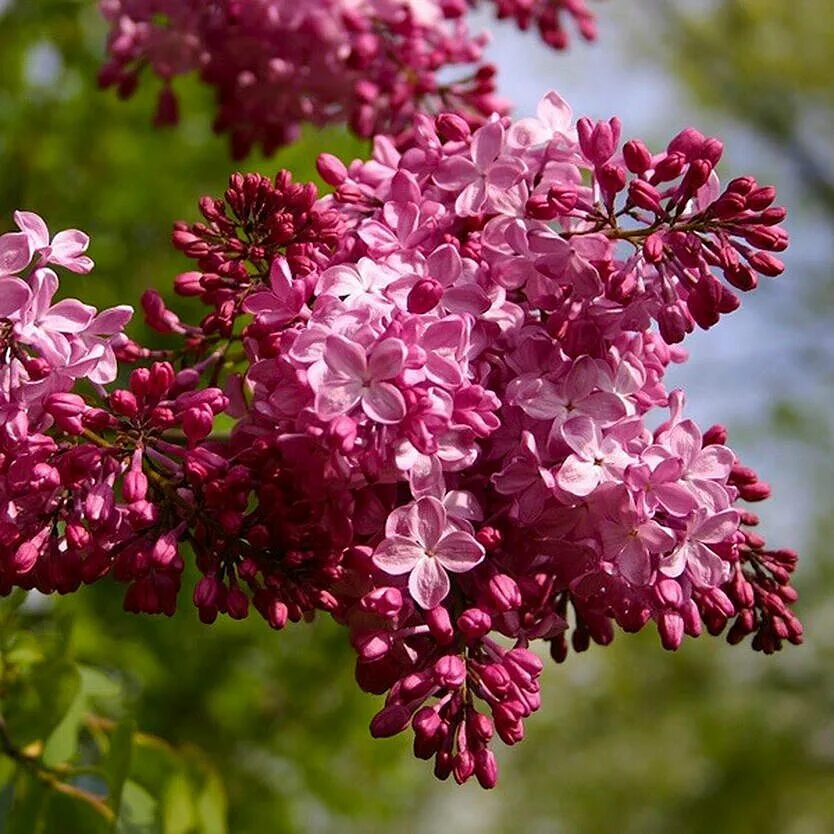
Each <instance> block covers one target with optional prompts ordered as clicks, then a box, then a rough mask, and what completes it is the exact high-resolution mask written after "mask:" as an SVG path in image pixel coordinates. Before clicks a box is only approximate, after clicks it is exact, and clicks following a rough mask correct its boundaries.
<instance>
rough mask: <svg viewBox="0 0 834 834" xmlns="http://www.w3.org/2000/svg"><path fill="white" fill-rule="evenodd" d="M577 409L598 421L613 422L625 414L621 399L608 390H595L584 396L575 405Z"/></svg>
mask: <svg viewBox="0 0 834 834" xmlns="http://www.w3.org/2000/svg"><path fill="white" fill-rule="evenodd" d="M577 411H581V412H582V413H583V414H587V415H588V417H591V418H592V419H593V420H596V421H597V422H598V423H605V424H608V423H614V422H616V421H617V420H619V419H620V418H621V417H625V415H626V407H625V404H624V403H623V401H622V400H621V399H620V398H619V397H618V396H617V395H616V394H610V393H608V391H595V392H594V393H593V394H590V395H589V396H587V397H585V399H583V400H582V401H581V403H580V404H579V405H578V406H577Z"/></svg>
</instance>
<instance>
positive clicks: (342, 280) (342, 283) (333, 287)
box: [316, 264, 365, 297]
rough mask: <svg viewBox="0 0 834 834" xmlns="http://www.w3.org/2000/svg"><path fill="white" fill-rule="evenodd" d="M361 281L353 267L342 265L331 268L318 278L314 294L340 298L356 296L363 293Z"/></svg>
mask: <svg viewBox="0 0 834 834" xmlns="http://www.w3.org/2000/svg"><path fill="white" fill-rule="evenodd" d="M364 289H365V287H364V285H363V283H362V279H361V278H360V277H359V271H358V270H357V269H356V267H355V266H350V265H348V264H342V265H339V266H331V267H330V269H326V270H325V271H324V272H322V274H321V276H320V277H319V281H318V284H317V286H316V292H317V293H318V294H319V295H325V294H326V295H337V296H340V297H344V296H348V295H357V294H358V293H361V292H364Z"/></svg>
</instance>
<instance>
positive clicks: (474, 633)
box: [458, 608, 492, 640]
mask: <svg viewBox="0 0 834 834" xmlns="http://www.w3.org/2000/svg"><path fill="white" fill-rule="evenodd" d="M458 628H459V629H460V630H461V631H462V632H463V634H464V636H465V637H466V639H467V640H477V639H478V638H480V637H483V636H484V635H485V634H488V633H489V631H490V629H491V628H492V618H491V617H490V616H489V614H487V613H486V611H482V610H481V609H480V608H467V609H466V611H464V612H463V613H462V614H461V615H460V616H459V617H458Z"/></svg>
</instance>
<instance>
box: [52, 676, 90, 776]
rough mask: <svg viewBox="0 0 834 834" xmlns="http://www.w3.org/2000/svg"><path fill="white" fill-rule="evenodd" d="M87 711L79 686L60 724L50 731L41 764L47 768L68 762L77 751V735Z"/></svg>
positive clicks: (85, 697) (81, 687)
mask: <svg viewBox="0 0 834 834" xmlns="http://www.w3.org/2000/svg"><path fill="white" fill-rule="evenodd" d="M86 709H87V694H86V693H85V692H84V687H83V686H79V688H78V692H77V693H76V696H75V698H74V699H73V701H72V703H71V704H70V707H69V709H68V710H67V712H66V715H64V717H63V718H62V719H61V723H60V724H58V726H57V727H56V728H55V729H54V730H53V731H52V733H51V734H50V736H49V738H48V739H47V740H46V744H45V746H44V750H43V757H42V758H43V762H44V764H45V765H46V766H47V767H55V765H59V764H62V763H63V762H68V761H69V760H70V759H72V758H73V756H75V753H76V750H78V735H79V732H80V730H81V725H82V724H83V723H84V714H85V712H86Z"/></svg>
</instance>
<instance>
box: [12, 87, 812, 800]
mask: <svg viewBox="0 0 834 834" xmlns="http://www.w3.org/2000/svg"><path fill="white" fill-rule="evenodd" d="M413 127H414V130H413V135H412V138H411V139H410V140H409V141H408V142H407V143H405V144H403V142H402V140H401V138H395V137H391V136H377V137H376V139H375V141H374V151H373V158H372V159H371V160H367V161H363V160H357V161H354V162H352V163H350V164H345V163H344V162H342V161H340V160H338V159H337V158H335V157H333V156H329V155H324V156H323V157H321V159H320V160H319V170H320V173H321V175H322V177H323V178H324V180H325V181H326V182H328V183H329V184H330V185H331V186H332V187H333V189H334V191H333V193H332V194H330V195H327V196H324V197H319V195H318V194H317V192H316V189H315V187H314V186H312V185H299V184H296V183H294V182H293V181H292V179H291V177H290V175H289V174H288V173H286V172H281V173H279V175H278V176H277V177H276V178H275V179H271V180H270V179H267V178H264V177H261V176H258V175H247V176H242V175H237V174H236V175H234V176H233V177H232V179H231V182H230V185H229V189H228V190H227V192H226V194H225V195H224V198H223V199H216V200H215V199H208V198H206V199H204V200H203V201H202V203H201V209H202V213H203V216H204V219H205V222H202V223H198V224H194V225H187V224H184V223H178V224H177V225H176V227H175V230H174V243H175V245H176V246H177V247H178V248H179V249H180V250H181V251H182V252H183V253H184V254H185V255H187V256H188V257H190V258H191V259H193V260H194V261H195V262H196V267H197V268H196V269H195V270H193V271H191V272H186V273H183V274H182V275H180V276H178V278H177V279H176V281H175V290H176V291H177V292H179V293H180V294H183V295H186V296H192V297H195V298H197V299H199V300H200V301H201V302H202V303H203V304H204V305H205V307H206V309H207V312H206V313H205V315H204V316H203V317H202V319H201V320H200V321H199V322H197V323H184V322H183V321H181V320H180V318H179V317H178V316H177V315H176V314H175V313H174V312H173V311H171V310H169V309H168V307H167V306H166V304H165V301H164V300H163V298H162V296H160V295H159V294H158V293H154V292H149V293H146V295H145V297H144V299H143V307H144V310H145V314H146V319H147V321H148V323H149V324H150V325H151V326H152V327H154V328H156V329H157V330H158V331H160V332H161V333H163V334H167V336H168V337H169V338H170V339H171V340H172V342H175V344H172V346H171V347H170V349H167V350H162V351H153V350H149V349H146V348H142V347H140V346H138V345H136V344H135V343H133V342H130V341H129V340H128V339H127V338H126V337H125V336H124V335H123V334H122V328H123V326H124V324H125V323H126V318H127V315H128V313H127V311H125V310H123V309H122V308H117V309H116V310H111V311H106V312H104V313H100V314H97V313H96V312H95V311H94V310H93V309H92V308H89V307H86V306H85V305H82V304H81V303H80V302H76V301H63V302H59V303H58V304H55V305H52V304H51V301H50V298H51V292H52V291H53V290H54V286H53V283H57V279H54V280H53V278H52V277H50V276H54V273H52V272H51V271H50V270H49V269H48V268H47V266H46V264H47V263H50V262H51V263H58V264H60V265H63V266H65V267H68V268H70V269H72V268H77V269H81V268H83V269H85V270H86V269H87V268H88V267H89V263H88V262H87V261H86V260H84V258H83V256H82V255H81V252H82V250H83V248H84V246H85V245H86V239H84V238H82V237H81V236H80V235H79V233H62V234H63V235H64V237H63V238H62V236H61V235H59V236H57V237H56V238H55V240H53V241H52V243H49V238H48V234H47V233H46V231H45V227H43V228H42V226H43V224H42V223H41V222H40V221H39V220H38V219H37V218H34V216H32V215H19V216H18V223H19V224H20V226H21V229H22V231H21V232H19V233H13V234H10V235H7V236H4V237H2V238H0V273H2V276H1V277H0V288H2V289H4V292H3V293H2V294H0V299H2V304H3V306H2V308H0V315H2V318H1V319H0V326H1V327H2V329H0V333H2V334H3V336H2V338H3V340H4V341H3V353H2V355H0V373H1V374H2V376H1V377H0V379H2V384H3V385H2V388H0V396H2V398H3V399H2V403H0V404H2V408H3V410H4V413H5V420H4V422H3V425H2V427H0V583H2V585H1V586H0V587H2V590H5V591H8V590H9V589H10V588H12V587H14V586H21V587H26V588H31V587H37V588H39V589H40V590H42V591H52V590H55V591H59V592H67V591H72V590H75V589H76V588H77V587H78V586H79V585H80V584H81V583H82V582H91V581H94V580H96V579H98V578H100V577H101V576H104V575H106V574H108V573H112V575H113V576H114V577H115V578H116V579H117V580H119V581H122V582H126V583H128V591H127V595H126V599H125V607H126V608H127V609H128V610H130V611H137V612H138V611H143V612H163V613H168V614H170V613H171V612H172V611H173V610H174V607H175V606H176V603H177V597H178V592H179V589H180V584H181V574H182V568H183V563H184V560H185V559H187V558H193V559H194V562H195V564H196V566H197V568H198V569H199V571H200V572H201V574H202V578H201V579H200V580H199V582H198V583H197V585H196V587H195V588H194V589H193V600H194V604H195V605H196V607H197V608H198V610H199V615H200V617H201V619H202V620H203V621H204V622H206V623H211V622H213V621H214V620H216V619H217V618H218V617H219V616H221V615H226V616H229V617H232V618H235V619H240V618H243V617H245V616H247V614H248V613H249V611H250V610H252V609H254V610H255V611H256V612H257V613H258V614H259V615H260V616H261V617H262V618H263V619H264V620H265V621H266V622H267V623H268V624H269V625H270V626H271V627H273V628H275V629H280V628H283V627H284V626H285V625H286V624H287V623H288V622H297V621H300V620H305V619H309V618H311V617H312V616H314V614H315V613H316V612H317V611H318V612H326V613H327V614H328V615H329V616H331V617H333V618H334V619H335V620H336V621H337V622H338V623H340V624H342V625H344V626H345V628H346V629H347V630H348V632H349V634H350V639H351V642H352V645H353V647H354V648H355V650H356V653H357V667H356V677H357V681H358V683H359V685H360V686H361V687H362V688H363V689H364V690H366V691H368V692H371V693H376V694H384V695H385V704H384V706H383V707H382V709H381V710H380V711H379V713H378V714H377V715H376V717H375V718H374V719H373V722H372V724H371V731H372V733H373V734H374V735H375V736H390V735H393V734H395V733H398V732H400V731H403V730H405V729H406V728H408V727H410V728H412V730H413V733H414V751H415V754H416V755H417V756H419V757H421V758H426V759H430V758H433V759H434V762H435V765H434V766H435V773H436V774H437V776H438V777H440V778H446V777H448V776H450V775H451V776H453V777H454V778H455V779H456V780H457V781H458V782H465V781H466V780H468V779H469V778H470V777H473V776H474V777H475V778H476V779H477V780H478V781H479V782H480V784H481V785H483V786H485V787H491V786H493V785H494V784H495V781H496V778H497V769H496V764H495V757H494V754H493V753H492V751H491V749H490V744H491V742H492V740H493V737H494V736H497V737H498V738H500V739H501V740H502V741H503V742H504V743H506V744H514V743H516V742H518V741H520V740H521V739H522V738H523V735H524V721H525V719H526V718H527V717H528V716H530V715H531V714H532V713H533V712H534V711H535V710H537V709H538V708H539V706H540V703H541V695H540V688H539V677H540V672H541V669H542V662H541V660H540V655H539V654H538V653H536V651H535V648H536V646H537V645H543V646H546V648H547V649H548V650H549V652H550V654H551V656H552V657H553V658H554V659H555V660H557V661H561V660H563V659H564V658H565V656H566V655H567V653H568V651H569V646H572V647H573V649H574V650H575V651H582V650H584V649H586V648H587V647H588V646H589V645H590V643H591V642H592V641H593V642H595V643H598V644H601V645H605V644H608V643H610V642H611V640H612V639H613V637H614V634H615V632H616V630H618V629H619V630H622V631H626V632H635V631H639V630H640V629H642V628H643V627H644V626H647V625H648V624H650V623H654V624H655V626H656V628H657V631H658V633H659V637H660V641H661V643H662V645H663V646H664V647H665V648H667V649H670V650H673V649H676V648H678V646H680V644H681V642H682V641H683V639H684V637H685V636H690V637H697V636H698V635H699V634H701V632H702V630H704V629H706V630H707V631H709V632H710V633H712V634H718V633H720V632H722V631H723V630H725V629H727V636H728V640H729V641H730V642H731V643H736V642H739V641H740V640H741V639H743V638H744V637H745V636H747V635H750V634H752V635H754V636H753V640H752V643H753V647H754V648H756V649H760V650H763V651H765V652H771V651H774V650H776V649H778V648H780V647H781V645H782V643H783V642H784V641H787V642H791V643H798V642H801V639H802V627H801V625H800V623H799V621H798V619H797V618H796V616H795V615H794V614H793V612H792V611H791V610H790V605H791V604H792V603H793V602H794V601H795V599H796V593H795V591H794V590H793V588H792V587H791V585H790V578H791V572H792V571H793V568H794V566H795V563H796V556H795V554H794V553H793V552H791V551H787V550H767V549H766V547H765V543H764V540H763V539H762V538H761V537H760V536H758V535H757V534H756V533H755V532H753V528H754V527H755V526H756V524H757V523H758V519H757V517H756V516H755V515H754V514H753V513H752V512H750V511H749V510H748V509H746V508H745V504H744V503H743V502H754V501H760V500H763V499H765V498H767V497H768V494H769V488H768V487H767V485H766V484H764V483H763V482H761V481H760V480H759V478H758V476H757V475H756V473H755V472H753V471H752V470H751V469H749V468H747V467H745V466H743V465H742V464H741V462H740V461H739V460H738V458H737V456H736V454H735V453H734V452H733V451H732V450H731V449H730V448H729V447H728V446H727V432H726V430H725V429H723V428H722V427H721V426H713V427H712V428H709V429H707V430H706V431H702V430H701V429H700V428H699V427H698V426H697V425H696V424H695V422H694V421H693V420H692V419H690V418H688V417H687V416H686V414H685V412H684V396H683V393H682V392H680V391H669V390H667V388H666V386H665V384H664V376H665V372H666V370H667V368H668V367H669V365H670V364H672V363H677V362H682V361H684V360H685V359H686V354H685V352H684V350H683V349H682V348H681V347H680V345H679V343H680V342H681V340H682V339H683V338H684V337H685V336H686V334H687V333H689V332H690V331H692V330H693V329H694V327H695V326H699V327H702V328H709V327H710V326H712V325H713V324H714V323H715V322H716V321H717V320H718V317H719V316H720V315H722V314H725V313H728V312H730V311H731V310H733V309H735V308H736V307H737V306H738V304H739V300H738V296H737V295H736V291H738V290H740V291H747V290H750V289H752V287H753V286H755V284H756V281H757V278H758V276H774V275H776V274H778V273H779V272H781V270H782V266H781V263H780V262H779V261H778V260H777V258H776V256H775V255H774V254H773V253H774V252H778V251H780V250H782V249H784V247H785V245H786V242H787V239H786V236H785V233H784V231H783V230H782V229H781V228H780V226H779V225H778V224H779V221H781V219H782V218H783V217H784V210H783V209H781V208H779V207H776V206H774V205H773V202H774V193H773V189H771V188H769V187H762V186H759V185H758V184H757V183H756V182H755V181H754V180H752V178H749V177H744V178H739V179H735V180H732V181H731V182H730V183H729V184H728V185H727V186H726V187H725V188H722V187H721V185H720V184H719V181H718V178H717V175H716V173H715V166H716V163H717V161H718V159H719V157H720V155H721V150H722V147H721V143H720V142H719V141H718V140H716V139H713V138H708V137H705V136H703V135H701V134H700V133H698V132H697V131H695V130H691V129H690V130H686V131H684V132H682V133H681V134H679V135H678V136H676V137H675V138H674V139H673V140H672V141H671V142H670V143H669V144H668V146H667V147H666V149H665V150H663V151H661V152H659V153H653V152H651V151H650V150H649V149H648V148H647V147H646V145H645V144H644V143H643V142H641V141H639V140H631V141H629V142H626V143H625V144H623V143H622V142H621V138H620V126H619V122H618V121H617V120H616V119H612V120H610V121H608V122H599V123H592V122H591V121H589V120H587V119H580V120H579V121H578V122H575V121H574V118H573V115H572V112H571V110H570V108H569V107H568V105H567V104H566V103H565V102H564V101H563V100H562V99H561V98H560V97H559V96H558V95H556V94H555V93H550V94H548V95H547V96H545V98H544V99H542V101H541V103H540V105H539V109H538V113H537V116H536V117H534V118H528V119H521V120H519V121H515V122H512V121H511V120H510V119H508V118H506V117H502V116H500V115H498V114H496V115H494V116H493V117H491V118H490V119H489V120H488V121H487V122H486V123H485V124H483V125H482V126H480V127H478V128H477V129H474V130H473V129H472V126H471V125H470V123H469V122H468V121H467V120H466V119H465V118H463V117H461V116H460V115H459V114H455V113H445V114H441V115H439V116H437V117H430V116H428V115H420V114H418V115H417V116H416V117H415V120H414V126H413ZM38 224H40V225H38ZM67 235H69V236H68V237H67ZM36 238H37V240H36ZM44 287H46V289H44ZM116 359H119V360H121V361H122V362H124V363H138V364H139V365H140V366H139V367H136V368H134V369H133V370H132V371H131V373H130V374H129V378H128V380H127V382H126V384H125V385H123V386H122V387H119V386H118V383H116V382H115V379H116V367H115V361H116ZM91 363H92V364H91ZM79 367H81V368H83V369H84V370H83V371H79V370H78V368H79ZM82 376H83V377H84V378H85V381H83V382H82V381H81V379H80V378H81V377H82ZM114 386H115V387H114Z"/></svg>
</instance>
